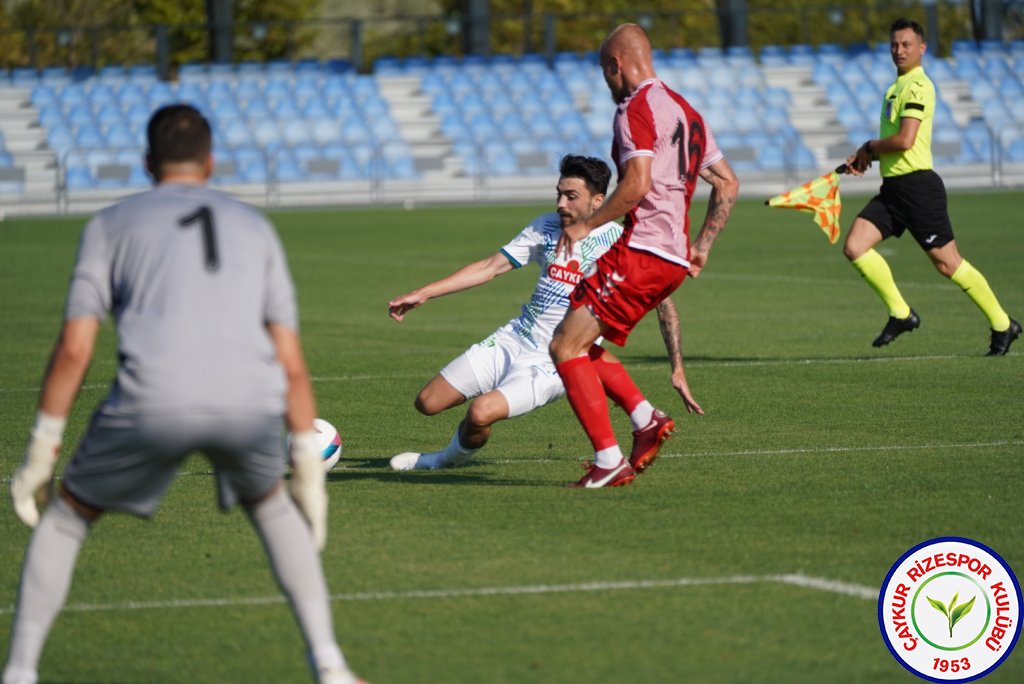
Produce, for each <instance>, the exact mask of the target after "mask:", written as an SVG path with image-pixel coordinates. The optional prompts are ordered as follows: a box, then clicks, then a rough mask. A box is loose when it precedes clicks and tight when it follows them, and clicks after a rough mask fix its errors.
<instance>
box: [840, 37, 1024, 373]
mask: <svg viewBox="0 0 1024 684" xmlns="http://www.w3.org/2000/svg"><path fill="white" fill-rule="evenodd" d="M925 48H926V46H925V42H924V30H923V29H922V28H921V25H920V24H918V23H917V22H916V21H911V20H909V19H905V18H900V19H897V20H896V21H895V22H894V23H893V25H892V27H891V28H890V29H889V51H890V53H891V55H892V61H893V63H894V64H895V65H896V73H897V77H896V81H895V82H894V83H893V84H892V85H891V86H889V88H888V90H886V91H885V99H884V101H883V103H882V111H881V125H880V127H879V130H880V133H879V138H878V139H877V140H868V141H867V142H865V143H864V144H863V145H862V146H861V147H860V149H858V150H857V151H856V152H855V153H853V154H852V155H850V157H849V159H847V160H846V164H847V169H848V170H849V172H850V173H852V174H854V175H857V176H862V175H864V171H865V170H867V169H868V168H870V166H871V162H872V161H873V160H876V159H877V160H878V162H879V166H880V167H881V173H882V187H881V189H880V190H879V193H878V194H877V195H875V196H874V197H873V198H872V199H871V201H870V202H868V204H867V206H866V207H864V209H863V210H862V211H861V212H860V214H859V215H858V216H857V218H856V219H854V221H853V226H852V227H851V228H850V232H849V234H848V235H847V236H846V243H845V245H844V246H843V253H844V254H845V255H846V258H847V259H849V260H850V263H851V264H853V267H854V268H855V269H857V271H858V272H859V273H860V274H861V275H862V276H863V277H864V280H866V281H867V283H868V285H870V286H871V288H872V289H873V290H874V291H875V292H876V293H877V294H878V296H879V297H881V298H882V301H883V302H884V303H885V305H886V307H888V309H889V320H888V322H887V323H886V324H885V328H884V329H883V330H882V333H881V334H880V335H879V336H878V337H877V338H876V339H875V341H874V342H873V343H872V344H873V346H875V347H881V346H884V345H886V344H889V343H890V342H892V341H893V340H895V339H896V338H897V337H898V336H900V335H901V334H903V333H905V332H910V331H911V330H914V329H915V328H917V327H918V326H920V325H921V319H920V317H919V316H918V315H917V312H916V311H914V310H913V309H912V308H910V305H909V304H907V302H906V300H904V299H903V296H902V295H901V294H900V291H899V288H898V287H896V282H895V281H894V280H893V276H892V271H891V270H890V269H889V264H888V263H886V261H885V259H884V258H883V257H882V255H880V254H879V253H878V252H876V251H875V250H874V247H875V245H877V244H878V243H879V242H881V241H882V240H885V239H886V238H889V237H900V236H901V235H902V234H903V232H904V231H906V230H909V231H910V234H911V235H913V236H914V239H915V240H917V243H918V244H919V245H921V248H922V249H923V250H924V251H925V253H926V254H927V255H928V257H929V258H930V259H931V260H932V263H934V264H935V268H936V269H938V271H939V273H941V274H942V275H944V276H946V277H947V278H949V279H950V280H952V281H953V282H954V283H956V284H957V285H959V286H960V287H961V288H962V289H963V291H964V293H965V294H966V295H967V296H968V297H970V298H971V301H973V302H974V303H975V304H977V305H978V308H979V309H981V310H982V312H983V313H984V314H985V316H986V317H987V318H988V322H989V327H990V328H991V333H992V337H991V343H990V346H989V351H988V356H1002V355H1004V354H1006V352H1007V351H1008V350H1009V349H1010V345H1011V344H1012V343H1013V341H1014V340H1015V339H1017V337H1019V336H1020V333H1021V325H1020V323H1018V322H1017V321H1015V320H1013V319H1011V318H1010V317H1009V316H1008V315H1007V313H1006V312H1005V311H1004V310H1003V308H1002V307H1001V306H1000V305H999V301H998V300H997V299H996V296H995V295H994V294H993V293H992V289H991V288H990V287H989V285H988V281H986V280H985V276H983V275H982V274H981V273H980V272H979V271H978V270H977V269H975V268H974V267H973V266H971V264H970V263H968V262H967V260H966V259H964V258H963V257H962V256H960V252H959V251H957V247H956V240H955V239H954V237H953V226H952V224H951V223H950V220H949V212H948V211H947V209H946V188H945V186H944V185H943V183H942V179H941V178H940V177H939V175H938V174H937V173H935V171H934V170H933V169H932V152H931V143H932V121H933V119H934V115H935V86H934V85H933V84H932V82H931V80H930V79H929V78H928V76H926V75H925V73H924V69H923V68H922V66H921V58H922V57H923V56H924V53H925Z"/></svg>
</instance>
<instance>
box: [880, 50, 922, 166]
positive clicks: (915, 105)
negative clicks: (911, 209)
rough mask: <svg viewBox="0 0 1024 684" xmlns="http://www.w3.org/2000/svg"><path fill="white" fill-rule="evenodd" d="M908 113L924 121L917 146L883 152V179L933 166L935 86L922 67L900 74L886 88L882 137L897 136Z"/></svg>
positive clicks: (917, 139) (881, 154)
mask: <svg viewBox="0 0 1024 684" xmlns="http://www.w3.org/2000/svg"><path fill="white" fill-rule="evenodd" d="M905 116H908V117H911V118H913V119H920V120H921V127H920V128H918V129H917V138H916V139H915V140H914V146H913V147H911V148H910V149H909V150H905V151H903V152H882V153H880V154H879V155H878V159H879V166H880V167H881V170H882V178H889V177H891V176H902V175H904V174H907V173H910V172H911V171H925V170H927V169H930V168H932V120H933V119H934V118H935V85H934V84H933V83H932V81H931V79H930V78H928V77H927V76H925V73H924V69H923V68H922V67H915V68H913V69H911V70H910V71H908V72H907V73H905V74H903V75H902V76H899V77H897V79H896V82H895V83H893V84H892V85H891V86H889V89H888V90H886V91H885V102H883V103H882V117H881V126H879V136H878V137H879V138H887V137H889V136H890V135H895V134H896V133H898V132H899V130H900V119H902V118H903V117H905Z"/></svg>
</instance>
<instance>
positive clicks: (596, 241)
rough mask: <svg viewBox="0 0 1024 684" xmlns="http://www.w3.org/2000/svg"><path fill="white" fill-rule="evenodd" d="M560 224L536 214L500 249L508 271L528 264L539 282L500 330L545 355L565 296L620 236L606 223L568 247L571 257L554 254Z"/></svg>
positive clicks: (555, 216) (554, 216)
mask: <svg viewBox="0 0 1024 684" xmlns="http://www.w3.org/2000/svg"><path fill="white" fill-rule="evenodd" d="M561 234H562V223H561V221H560V220H559V217H558V214H557V213H556V212H552V213H550V214H542V215H540V216H538V217H537V218H535V219H534V220H533V221H531V222H530V225H528V226H526V228H524V229H523V230H522V232H520V233H519V235H517V236H516V237H515V238H514V239H513V240H512V241H511V242H509V243H508V244H507V245H505V246H504V247H502V248H501V252H502V254H504V255H505V257H506V258H507V259H508V260H509V262H510V263H511V264H512V266H513V268H521V267H523V266H525V265H526V264H528V263H530V262H534V263H536V264H537V265H539V266H540V278H538V279H537V287H536V288H534V290H533V295H532V296H531V297H530V301H528V302H527V303H526V304H524V305H523V308H522V312H521V313H520V314H519V316H518V317H517V318H513V319H512V320H511V321H509V322H508V323H507V324H505V326H503V327H502V330H505V331H507V332H510V333H512V334H514V335H516V336H517V337H518V338H519V339H520V340H521V341H522V342H523V343H524V344H525V345H527V346H529V347H533V348H535V349H538V350H541V351H543V352H545V353H547V348H548V344H549V343H550V342H551V338H552V336H553V335H554V332H555V328H556V327H557V326H558V324H559V323H561V322H562V318H564V317H565V312H566V309H568V308H569V295H570V294H572V291H573V290H574V289H575V287H576V285H577V284H578V283H579V282H580V281H581V280H583V279H584V278H586V277H587V276H589V275H590V274H591V273H593V271H594V268H595V266H594V263H595V262H596V261H597V259H598V258H599V257H600V256H601V255H602V254H604V253H605V252H607V251H608V249H609V248H610V247H611V246H612V245H613V244H615V241H616V240H618V239H619V236H621V235H622V226H620V225H619V224H617V223H613V222H609V223H606V224H604V225H603V226H600V227H598V228H595V229H594V230H592V231H590V234H589V235H587V237H585V238H583V239H582V240H578V241H577V242H576V243H575V244H574V245H573V252H572V255H571V256H569V257H568V258H566V256H565V255H564V254H562V255H558V254H556V249H555V248H556V246H557V245H558V238H559V236H561Z"/></svg>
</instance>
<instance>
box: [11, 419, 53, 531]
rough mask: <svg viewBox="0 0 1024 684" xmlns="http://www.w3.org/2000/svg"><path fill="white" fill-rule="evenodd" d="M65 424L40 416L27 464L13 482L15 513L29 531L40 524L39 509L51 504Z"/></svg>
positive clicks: (32, 432) (31, 433) (24, 464)
mask: <svg viewBox="0 0 1024 684" xmlns="http://www.w3.org/2000/svg"><path fill="white" fill-rule="evenodd" d="M64 424H65V419H64V418H57V417H55V416H50V415H47V414H45V413H43V412H42V411H40V412H39V415H38V416H37V417H36V424H35V427H33V428H32V430H31V431H30V432H29V438H28V446H27V447H25V462H24V463H22V464H21V467H19V468H18V470H17V471H16V472H15V473H14V477H12V478H11V499H12V501H13V502H14V512H15V513H16V514H17V515H18V517H19V518H20V519H21V522H23V523H25V524H26V525H28V526H29V527H35V526H36V525H38V524H39V509H40V508H41V507H43V506H45V505H46V504H47V502H48V501H49V500H50V494H51V489H52V487H53V467H54V464H55V463H56V462H57V451H58V450H59V449H60V443H61V440H63V438H64Z"/></svg>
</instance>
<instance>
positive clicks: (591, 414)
mask: <svg viewBox="0 0 1024 684" xmlns="http://www.w3.org/2000/svg"><path fill="white" fill-rule="evenodd" d="M555 367H556V368H557V369H558V374H559V375H560V376H561V377H562V383H563V384H564V385H565V395H566V398H567V399H568V400H569V405H570V406H572V410H573V412H574V413H575V414H576V417H577V418H578V419H579V421H580V424H581V425H583V430H584V432H586V433H587V437H589V438H590V443H591V444H592V445H593V447H594V454H595V462H596V463H597V465H598V467H600V468H611V467H614V466H617V465H618V464H619V463H621V462H622V452H621V451H620V450H619V449H618V442H617V441H616V439H615V431H614V430H612V421H611V418H610V417H609V415H608V402H607V400H606V399H605V392H604V387H603V386H602V385H601V378H600V376H599V375H598V373H597V370H596V369H595V368H594V364H593V363H592V362H591V360H590V357H589V356H578V357H576V358H575V359H569V360H568V361H563V362H562V363H559V364H557V365H556V366H555ZM612 447H614V449H612ZM616 452H618V457H617V458H616Z"/></svg>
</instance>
